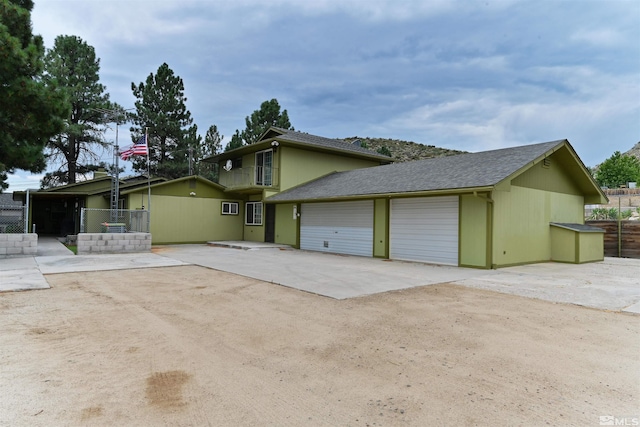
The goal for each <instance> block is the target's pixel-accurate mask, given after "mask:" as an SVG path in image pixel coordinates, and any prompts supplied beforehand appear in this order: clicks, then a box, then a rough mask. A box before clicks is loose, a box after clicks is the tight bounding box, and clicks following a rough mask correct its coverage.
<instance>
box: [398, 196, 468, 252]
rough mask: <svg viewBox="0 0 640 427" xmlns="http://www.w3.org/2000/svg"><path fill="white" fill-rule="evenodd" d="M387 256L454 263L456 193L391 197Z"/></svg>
mask: <svg viewBox="0 0 640 427" xmlns="http://www.w3.org/2000/svg"><path fill="white" fill-rule="evenodd" d="M389 238H390V242H389V249H390V258H392V259H400V260H406V261H421V262H431V263H436V264H448V265H458V196H446V197H420V198H409V199H393V200H391V220H390V226H389Z"/></svg>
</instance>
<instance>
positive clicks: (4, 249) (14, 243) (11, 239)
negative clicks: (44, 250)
mask: <svg viewBox="0 0 640 427" xmlns="http://www.w3.org/2000/svg"><path fill="white" fill-rule="evenodd" d="M37 254H38V235H37V234H35V233H29V234H4V233H2V234H0V257H5V256H9V255H37Z"/></svg>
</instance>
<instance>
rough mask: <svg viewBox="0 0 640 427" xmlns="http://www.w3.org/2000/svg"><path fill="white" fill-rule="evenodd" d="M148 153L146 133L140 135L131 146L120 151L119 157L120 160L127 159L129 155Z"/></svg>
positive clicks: (144, 154)
mask: <svg viewBox="0 0 640 427" xmlns="http://www.w3.org/2000/svg"><path fill="white" fill-rule="evenodd" d="M148 153H149V150H148V147H147V137H146V135H142V138H140V139H139V140H138V142H136V143H135V144H133V145H132V146H131V147H129V148H127V149H126V150H124V151H122V152H121V153H120V157H121V158H122V160H129V157H131V156H146V155H147V154H148Z"/></svg>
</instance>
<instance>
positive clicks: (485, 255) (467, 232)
mask: <svg viewBox="0 0 640 427" xmlns="http://www.w3.org/2000/svg"><path fill="white" fill-rule="evenodd" d="M488 204H489V202H488V201H487V200H486V196H485V197H484V198H481V197H477V196H474V195H473V194H464V195H462V196H460V242H459V246H458V247H459V250H460V258H459V259H460V265H462V266H465V267H480V268H490V267H491V260H490V259H489V255H490V246H489V235H490V234H489V227H490V222H489V218H490V216H489V212H490V211H489V209H490V207H489V206H488Z"/></svg>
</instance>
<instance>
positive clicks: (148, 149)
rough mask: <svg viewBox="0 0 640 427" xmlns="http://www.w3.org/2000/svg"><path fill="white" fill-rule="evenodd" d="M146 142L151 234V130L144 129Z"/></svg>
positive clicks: (148, 215) (148, 209) (148, 207)
mask: <svg viewBox="0 0 640 427" xmlns="http://www.w3.org/2000/svg"><path fill="white" fill-rule="evenodd" d="M144 142H145V143H146V144H147V187H148V188H149V194H148V196H147V212H148V213H147V218H148V221H149V223H148V228H149V230H148V232H151V166H149V152H150V147H149V128H148V127H145V128H144Z"/></svg>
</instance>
